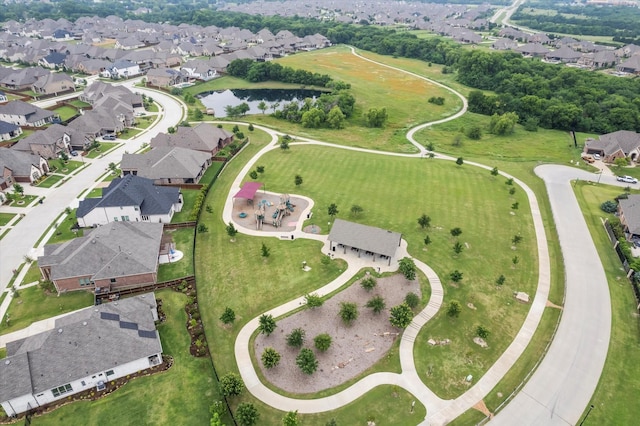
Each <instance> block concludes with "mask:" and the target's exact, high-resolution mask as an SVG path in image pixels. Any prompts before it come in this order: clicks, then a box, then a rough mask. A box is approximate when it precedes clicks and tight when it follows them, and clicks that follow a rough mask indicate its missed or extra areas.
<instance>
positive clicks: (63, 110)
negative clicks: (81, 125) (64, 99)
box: [53, 105, 78, 121]
mask: <svg viewBox="0 0 640 426" xmlns="http://www.w3.org/2000/svg"><path fill="white" fill-rule="evenodd" d="M53 112H55V113H56V114H58V115H59V116H60V119H61V120H62V121H66V120H68V119H70V118H71V117H73V116H75V115H76V114H78V110H77V109H76V108H74V107H72V106H69V105H63V106H61V107H59V108H56V109H54V110H53Z"/></svg>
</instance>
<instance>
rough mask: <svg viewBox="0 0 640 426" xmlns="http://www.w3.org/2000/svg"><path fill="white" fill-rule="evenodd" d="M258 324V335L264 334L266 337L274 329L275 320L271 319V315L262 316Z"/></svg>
mask: <svg viewBox="0 0 640 426" xmlns="http://www.w3.org/2000/svg"><path fill="white" fill-rule="evenodd" d="M258 322H259V323H260V325H259V326H258V330H260V333H262V334H266V335H267V336H268V335H270V334H271V333H273V331H274V330H275V329H276V320H275V319H273V315H271V314H262V315H261V316H260V319H259V320H258Z"/></svg>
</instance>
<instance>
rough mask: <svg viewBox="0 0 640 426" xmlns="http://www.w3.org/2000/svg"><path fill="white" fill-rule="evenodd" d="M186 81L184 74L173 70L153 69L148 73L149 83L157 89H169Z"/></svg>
mask: <svg viewBox="0 0 640 426" xmlns="http://www.w3.org/2000/svg"><path fill="white" fill-rule="evenodd" d="M184 81H185V78H184V77H183V75H182V73H181V72H180V71H178V70H175V69H173V68H152V69H150V70H149V71H147V82H148V83H149V84H152V85H154V86H156V87H169V86H174V85H176V84H178V83H182V82H184Z"/></svg>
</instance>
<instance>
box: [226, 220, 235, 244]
mask: <svg viewBox="0 0 640 426" xmlns="http://www.w3.org/2000/svg"><path fill="white" fill-rule="evenodd" d="M236 234H238V230H237V229H236V227H235V226H233V222H229V225H227V235H228V236H229V237H230V238H231V239H232V240H233V239H234V238H235V237H236Z"/></svg>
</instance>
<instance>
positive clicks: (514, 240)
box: [511, 234, 522, 245]
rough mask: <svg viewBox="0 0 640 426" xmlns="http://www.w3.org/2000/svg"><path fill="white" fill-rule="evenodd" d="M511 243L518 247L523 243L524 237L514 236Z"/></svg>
mask: <svg viewBox="0 0 640 426" xmlns="http://www.w3.org/2000/svg"><path fill="white" fill-rule="evenodd" d="M511 242H512V243H513V244H514V245H516V244H519V243H521V242H522V236H520V235H518V234H516V235H514V236H513V238H512V239H511Z"/></svg>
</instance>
